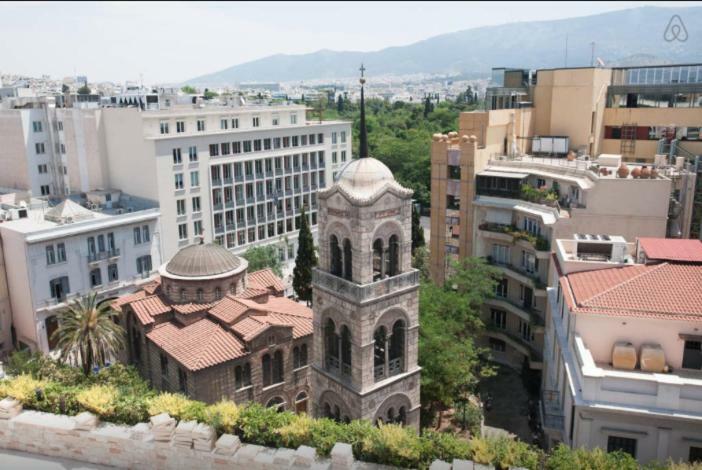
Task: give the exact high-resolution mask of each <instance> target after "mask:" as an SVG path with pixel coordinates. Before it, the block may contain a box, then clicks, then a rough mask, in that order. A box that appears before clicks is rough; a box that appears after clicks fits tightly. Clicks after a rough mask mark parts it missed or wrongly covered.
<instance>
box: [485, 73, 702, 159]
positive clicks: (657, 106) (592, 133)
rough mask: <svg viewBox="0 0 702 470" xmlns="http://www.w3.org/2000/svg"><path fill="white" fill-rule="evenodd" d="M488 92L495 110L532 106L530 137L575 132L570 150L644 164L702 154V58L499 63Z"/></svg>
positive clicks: (522, 135) (528, 111)
mask: <svg viewBox="0 0 702 470" xmlns="http://www.w3.org/2000/svg"><path fill="white" fill-rule="evenodd" d="M486 98H487V99H486V105H487V107H488V109H490V110H498V109H519V110H525V113H526V114H528V115H529V118H528V119H527V121H528V122H527V123H526V124H527V125H526V128H523V129H521V130H522V131H523V132H521V133H519V136H520V138H522V139H523V138H527V139H529V138H531V137H534V136H567V137H569V139H570V142H569V147H570V150H574V151H576V152H580V153H584V154H587V155H599V154H600V153H612V154H621V155H622V156H623V158H624V160H626V161H632V162H639V163H654V157H655V155H657V154H667V155H669V156H670V157H673V156H676V155H677V156H682V157H685V158H689V159H694V158H695V156H697V155H701V154H702V137H701V136H700V130H701V129H702V64H675V65H665V66H650V67H649V66H647V67H622V68H601V67H581V68H560V69H542V70H536V71H531V70H526V69H508V68H496V69H493V73H492V80H491V84H490V86H489V87H488V89H487V93H486ZM524 143H525V144H526V147H527V148H526V150H525V151H526V152H531V145H530V144H531V141H530V140H526V141H525V142H524ZM510 144H511V142H510ZM504 153H507V149H505V150H504Z"/></svg>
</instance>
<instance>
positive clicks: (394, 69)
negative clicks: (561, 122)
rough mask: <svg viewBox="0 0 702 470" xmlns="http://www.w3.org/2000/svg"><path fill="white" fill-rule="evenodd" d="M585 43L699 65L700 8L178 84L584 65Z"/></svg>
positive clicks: (613, 53)
mask: <svg viewBox="0 0 702 470" xmlns="http://www.w3.org/2000/svg"><path fill="white" fill-rule="evenodd" d="M673 15H679V16H680V18H682V21H683V23H684V25H685V28H686V31H687V40H686V41H679V40H673V41H666V40H665V39H664V32H665V29H666V26H667V25H668V23H669V21H670V19H671V17H672V16H673ZM566 41H567V44H568V47H567V57H566ZM592 42H594V43H595V54H594V55H595V57H599V58H601V59H602V60H603V61H604V62H605V63H606V64H607V65H632V64H642V65H650V64H655V63H676V62H699V61H702V7H685V8H679V7H678V8H662V7H641V8H633V9H628V10H621V11H615V12H610V13H603V14H598V15H591V16H583V17H577V18H568V19H562V20H553V21H530V22H520V23H509V24H504V25H499V26H486V27H479V28H472V29H467V30H463V31H458V32H454V33H447V34H442V35H439V36H434V37H431V38H428V39H425V40H423V41H419V42H416V43H413V44H409V45H406V46H400V47H389V48H385V49H381V50H378V51H371V52H361V51H332V50H328V49H322V50H319V51H317V52H313V53H309V54H275V55H271V56H268V57H264V58H261V59H258V60H254V61H250V62H245V63H243V64H239V65H234V66H231V67H228V68H225V69H222V70H220V71H217V72H214V73H211V74H207V75H202V76H199V77H195V78H193V79H190V80H187V81H185V82H183V83H188V84H192V85H197V86H226V85H234V84H236V83H239V82H242V81H247V82H248V81H254V82H255V81H259V82H264V81H294V80H311V79H327V78H328V79H335V78H344V77H350V76H354V75H355V74H357V73H358V72H357V69H358V65H359V64H360V63H361V62H363V63H364V64H365V65H366V67H367V68H368V70H369V73H371V74H372V75H388V74H393V75H402V74H414V73H430V74H445V73H449V74H455V73H461V74H463V73H466V74H471V75H475V74H482V75H484V76H487V74H488V73H489V71H490V69H491V68H492V67H500V66H506V67H529V68H550V67H563V66H565V65H567V66H588V65H590V64H591V59H592V45H591V43H592ZM566 60H567V62H566Z"/></svg>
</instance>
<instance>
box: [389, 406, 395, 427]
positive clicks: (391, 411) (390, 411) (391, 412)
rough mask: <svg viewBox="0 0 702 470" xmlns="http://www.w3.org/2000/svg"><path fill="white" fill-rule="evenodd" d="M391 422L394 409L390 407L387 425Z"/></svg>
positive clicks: (393, 418) (393, 416)
mask: <svg viewBox="0 0 702 470" xmlns="http://www.w3.org/2000/svg"><path fill="white" fill-rule="evenodd" d="M393 422H395V409H394V408H393V407H390V409H388V423H393Z"/></svg>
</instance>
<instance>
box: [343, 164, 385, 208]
mask: <svg viewBox="0 0 702 470" xmlns="http://www.w3.org/2000/svg"><path fill="white" fill-rule="evenodd" d="M392 182H395V177H393V176H392V171H390V168H388V167H387V166H385V164H384V163H383V162H381V161H380V160H376V159H375V158H371V157H368V158H358V159H356V160H351V161H350V162H349V163H347V164H346V166H344V167H343V168H342V169H341V171H340V172H339V174H338V175H337V179H336V184H337V185H339V187H341V188H342V189H344V191H346V192H347V193H348V194H350V195H353V196H356V197H359V198H361V199H365V198H368V197H372V196H373V195H374V194H375V193H376V192H377V191H378V190H379V189H381V188H382V187H383V186H385V185H386V184H387V183H392Z"/></svg>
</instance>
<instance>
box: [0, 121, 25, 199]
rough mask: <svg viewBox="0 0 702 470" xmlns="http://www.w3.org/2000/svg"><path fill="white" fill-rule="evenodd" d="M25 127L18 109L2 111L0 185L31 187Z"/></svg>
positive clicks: (0, 127) (0, 126) (0, 125)
mask: <svg viewBox="0 0 702 470" xmlns="http://www.w3.org/2000/svg"><path fill="white" fill-rule="evenodd" d="M24 132H25V129H24V127H23V126H22V118H21V115H20V113H19V112H18V111H14V110H2V111H0V142H2V145H0V168H2V171H0V186H2V187H6V188H17V189H24V190H27V189H31V188H30V180H29V173H28V166H27V165H28V163H27V160H28V158H27V150H26V143H25V138H26V137H25V134H24Z"/></svg>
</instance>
